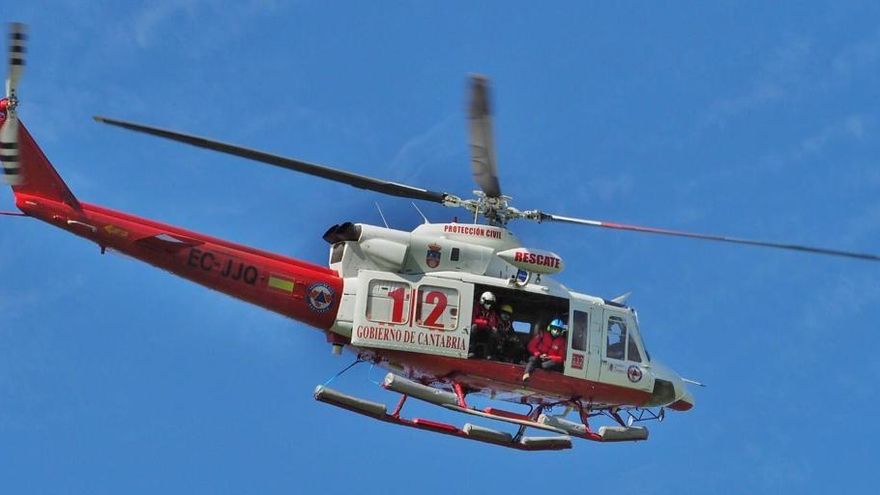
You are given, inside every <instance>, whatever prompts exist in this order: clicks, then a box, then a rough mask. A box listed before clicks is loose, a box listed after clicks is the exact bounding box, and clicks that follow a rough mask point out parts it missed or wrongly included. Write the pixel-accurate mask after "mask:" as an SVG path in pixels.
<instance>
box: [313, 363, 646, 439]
mask: <svg viewBox="0 0 880 495" xmlns="http://www.w3.org/2000/svg"><path fill="white" fill-rule="evenodd" d="M382 386H383V388H385V389H387V390H391V391H394V392H398V393H399V394H401V395H400V400H399V401H398V403H397V406H396V407H395V408H394V410H393V411H392V412H390V413H389V412H388V409H387V407H386V405H385V404H382V403H378V402H373V401H369V400H366V399H361V398H358V397H353V396H350V395H346V394H344V393H342V392H339V391H337V390H333V389H330V388H327V387H325V386H323V385H320V386H318V387H317V388H316V389H315V399H316V400H318V401H321V402H324V403H326V404H330V405H332V406H336V407H340V408H342V409H347V410H349V411H352V412H355V413H358V414H362V415H364V416H368V417H371V418H373V419H378V420H379V421H384V422H386V423H392V424H396V425H400V426H405V427H409V428H416V429H419V430H426V431H432V432H434V433H440V434H443V435H451V436H455V437H459V438H464V439H466V440H476V441H478V442H483V443H490V444H493V445H499V446H502V447H507V448H512V449H517V450H528V451H537V450H564V449H570V448H571V446H572V444H571V437H577V438H583V439H586V440H592V441H597V442H622V441H638V440H646V439H647V438H648V430H647V429H645V428H643V427H632V426H624V425H623V424H622V423H621V426H617V427H608V426H603V427H601V428H599V431H598V432H594V431H592V430H591V429H590V427H589V423H588V422H587V419H588V414H587V412H586V411H584V410H583V409H582V408H581V407H580V406H579V405H578V406H577V407H578V410H579V412H580V416H581V421H582V422H581V423H576V422H572V421H569V420H566V419H563V418H561V417H557V416H551V415H547V414H542V412H543V407H542V406H538V407H537V408H535V409H534V410H533V411H532V412H531V413H530V414H529V415H524V414H518V413H514V412H510V411H504V410H499V409H494V408H485V409H483V410H478V409H475V408H473V407H469V406H468V405H467V403H466V402H465V392H464V391H463V389H462V387H461V386H460V385H458V384H457V383H454V384H453V389H454V390H455V392H456V393H454V394H453V393H450V392H447V391H444V390H439V389H436V388H433V387H428V386H426V385H422V384H420V383H416V382H413V381H410V380H407V379H405V378H402V377H400V376H397V375H394V374H392V373H389V374H388V375H387V376H386V377H385V381H384V383H383V384H382ZM408 397H415V398H417V399H420V400H423V401H426V402H429V403H431V404H434V405H438V406H441V407H443V408H446V409H449V410H452V411H456V412H460V413H463V414H468V415H471V416H477V417H480V418H484V419H490V420H493V421H501V422H505V423H509V424H513V425H516V426H518V427H519V429H518V431H517V433H516V434H513V435H512V434H510V433H507V432H503V431H499V430H495V429H491V428H486V427H483V426H478V425H474V424H471V423H466V424H465V425H464V426H463V427H461V428H459V427H457V426H454V425H451V424H448V423H443V422H439V421H434V420H430V419H424V418H413V419H407V418H404V417H402V416H401V412H402V410H403V406H404V404H405V403H406V400H407V398H408ZM527 428H534V429H537V430H543V431H548V432H551V433H556V434H557V435H556V436H539V437H531V436H524V435H523V433H525V430H526V429H527Z"/></svg>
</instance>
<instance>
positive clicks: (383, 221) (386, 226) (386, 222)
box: [373, 201, 391, 229]
mask: <svg viewBox="0 0 880 495" xmlns="http://www.w3.org/2000/svg"><path fill="white" fill-rule="evenodd" d="M373 204H374V205H376V209H377V210H379V216H380V217H382V223H384V224H385V228H386V229H390V228H391V227H389V226H388V220H385V215H383V214H382V208H380V207H379V202H378V201H374V202H373Z"/></svg>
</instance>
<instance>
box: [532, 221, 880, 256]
mask: <svg viewBox="0 0 880 495" xmlns="http://www.w3.org/2000/svg"><path fill="white" fill-rule="evenodd" d="M535 213H536V215H533V216H532V218H535V219H537V220H539V221H544V220H552V221H555V222H565V223H574V224H578V225H587V226H590V227H601V228H604V229H615V230H628V231H631V232H645V233H648V234H661V235H668V236H675V237H688V238H691V239H702V240H706V241H720V242H729V243H733V244H747V245H750V246H761V247H770V248H776V249H788V250H791V251H801V252H805V253H814V254H826V255H830V256H843V257H846V258H857V259H862V260H871V261H880V255H876V254H869V253H855V252H852V251H841V250H839V249H828V248H821V247H815V246H804V245H802V244H788V243H781V242H769V241H758V240H754V239H742V238H739V237H729V236H721V235H711V234H698V233H693V232H682V231H680V230H669V229H660V228H656V227H644V226H640V225H627V224H623V223H614V222H604V221H599V220H586V219H582V218H572V217H564V216H560V215H553V214H549V213H542V212H535Z"/></svg>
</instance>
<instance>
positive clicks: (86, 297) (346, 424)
mask: <svg viewBox="0 0 880 495" xmlns="http://www.w3.org/2000/svg"><path fill="white" fill-rule="evenodd" d="M472 3H473V2H436V3H429V2H386V3H373V2H306V1H300V2H280V1H278V2H273V1H268V0H267V1H251V2H240V3H239V5H237V6H236V7H234V8H233V7H230V6H229V5H227V4H224V3H220V2H217V3H214V2H206V1H199V0H171V1H155V2H148V3H135V2H129V3H127V5H126V6H121V4H120V3H118V2H107V1H102V2H89V3H86V4H84V5H83V3H82V2H73V1H66V2H65V1H61V2H43V1H36V0H35V1H29V2H17V3H14V4H13V5H10V8H7V9H4V14H3V15H4V16H5V17H6V18H5V19H4V21H10V20H20V21H23V22H26V23H28V24H29V27H30V34H31V42H30V45H29V49H30V53H29V56H28V66H27V72H26V74H25V76H24V79H23V81H22V84H21V89H20V94H21V99H22V104H21V107H20V113H21V116H22V119H23V120H24V121H25V123H26V125H28V127H29V129H30V131H31V133H32V134H33V135H34V136H35V137H36V138H37V140H38V142H39V143H40V144H41V146H42V147H43V149H44V151H45V152H46V153H47V155H48V156H49V157H50V159H51V160H52V161H53V162H54V164H55V165H56V167H57V169H58V170H59V172H60V173H61V174H62V176H63V177H64V178H65V179H66V180H67V182H68V184H69V185H70V187H71V189H72V190H73V191H74V193H75V194H76V195H77V196H78V197H79V198H80V199H82V200H84V201H88V202H93V203H98V204H102V205H105V206H108V207H111V208H116V209H120V210H124V211H128V212H131V213H135V214H139V215H142V216H146V217H149V218H154V219H157V220H161V221H165V222H169V223H173V224H178V225H181V226H183V227H186V228H190V229H193V230H197V231H200V232H204V233H207V234H211V235H216V236H220V237H224V238H227V239H230V240H234V241H237V242H242V243H246V244H250V245H254V246H257V247H261V248H265V249H269V250H273V251H277V252H282V253H285V254H290V255H294V256H297V257H301V258H304V259H308V260H313V261H317V262H321V263H323V262H325V261H326V258H327V248H326V244H325V243H324V242H323V241H322V240H321V239H320V236H321V234H322V233H323V231H324V230H325V229H326V228H327V227H328V226H329V225H332V224H334V223H338V222H340V221H346V220H352V221H360V222H370V223H379V222H380V219H379V217H378V214H377V213H376V212H375V208H374V207H373V202H374V201H379V202H380V204H381V205H382V207H383V210H384V212H385V214H386V216H387V217H388V219H389V221H390V222H391V224H392V226H394V227H398V228H412V227H414V226H415V225H416V224H417V223H418V222H419V217H418V214H417V213H416V212H415V211H414V210H413V209H412V207H411V206H410V205H409V203H408V202H407V201H404V200H396V199H392V198H384V197H379V196H377V195H374V194H372V193H368V192H364V191H359V190H355V189H350V188H347V187H345V186H342V185H337V184H332V183H329V182H323V181H320V180H317V179H314V178H309V177H305V176H298V175H296V174H292V173H287V172H284V171H280V170H275V169H272V168H270V167H268V166H261V165H257V164H251V163H248V162H244V161H241V160H236V159H233V158H230V157H225V156H220V155H217V154H210V153H208V152H205V151H199V150H195V149H190V148H188V147H184V146H182V145H177V144H173V143H168V142H163V141H159V140H156V139H153V138H149V137H147V136H142V135H135V134H132V133H127V132H124V131H121V130H118V129H113V128H110V127H106V126H100V125H98V124H95V123H93V122H92V121H91V119H90V117H91V116H92V115H95V114H102V115H107V116H112V117H118V118H123V119H131V120H136V121H142V122H145V123H152V124H156V125H160V126H167V127H172V128H176V129H180V130H184V131H189V132H193V133H197V134H203V135H208V136H212V137H215V138H217V139H224V140H229V141H234V142H238V143H242V144H245V145H248V146H251V147H256V148H262V149H265V150H267V151H272V152H278V153H283V154H288V155H291V156H295V157H299V158H302V159H306V160H310V161H315V162H319V163H326V164H333V165H336V166H339V167H344V168H346V169H348V170H351V171H354V172H360V173H365V174H369V175H373V176H378V177H383V178H387V179H391V180H396V181H401V182H406V183H411V184H414V185H422V186H425V187H428V188H431V189H436V190H443V191H450V192H454V193H458V194H461V195H466V194H467V193H468V192H469V191H471V190H472V189H474V185H473V184H472V183H471V181H470V173H469V166H468V156H467V152H468V150H467V146H466V135H465V120H464V109H465V101H464V100H465V78H466V75H467V74H468V73H469V72H480V73H484V74H487V75H488V76H489V77H490V78H491V79H492V82H493V89H494V103H495V105H494V106H495V109H496V112H495V132H496V144H497V148H498V162H499V167H500V170H501V185H502V188H503V190H504V192H505V193H507V194H510V195H512V196H513V197H514V204H515V205H517V206H518V207H520V208H541V209H544V210H546V211H551V212H555V213H559V214H563V215H571V216H581V217H587V218H597V219H606V220H614V221H620V222H629V223H640V224H645V225H655V226H664V227H669V228H677V229H683V230H693V231H700V232H710V233H724V234H730V235H738V236H745V237H755V238H761V239H770V240H783V241H791V242H800V243H807V244H815V245H823V246H829V247H837V248H841V249H851V250H859V251H867V252H874V253H880V238H878V236H877V233H878V231H880V195H878V192H880V163H878V158H877V157H878V156H880V154H878V152H880V141H878V133H880V103H878V102H880V99H878V88H880V84H878V83H880V80H878V79H880V77H878V74H880V71H878V69H880V7H878V6H877V4H876V3H875V2H806V3H804V2H791V3H783V2H773V3H767V2H716V3H712V4H711V5H710V4H707V3H706V2H692V3H685V2H678V3H674V4H669V3H667V5H653V4H644V3H643V4H634V3H632V4H628V5H625V6H620V5H617V4H618V2H603V3H592V4H589V5H588V4H586V3H580V2H578V3H574V2H573V3H551V4H549V5H539V4H538V3H535V2H483V3H481V4H480V5H477V6H475V5H472ZM0 203H3V204H5V205H7V206H6V207H4V209H11V208H13V206H12V201H11V193H10V192H9V191H8V190H6V189H4V190H3V191H2V193H0ZM420 207H421V208H422V209H423V210H424V211H425V213H426V214H427V215H428V217H429V218H430V219H432V220H433V221H438V222H439V221H444V220H448V219H450V218H451V217H452V216H453V215H455V214H457V213H456V212H454V211H452V210H446V209H443V208H442V207H439V206H437V207H434V206H431V205H420ZM0 224H2V225H0V250H2V252H3V253H4V256H3V257H2V258H0V491H2V492H4V493H119V492H126V493H156V492H158V491H163V492H186V493H189V492H193V491H195V492H213V493H291V492H292V493H299V492H301V491H304V490H318V489H321V490H326V492H327V493H343V492H352V491H354V492H368V493H369V492H376V493H409V492H411V491H413V490H418V491H419V492H420V493H449V492H450V491H454V492H462V493H477V492H479V493H487V492H516V493H529V492H534V491H535V490H542V491H553V490H557V489H558V490H565V491H571V490H584V491H603V492H606V493H607V492H610V491H613V492H615V493H616V492H631V491H634V490H639V491H640V492H643V493H681V492H682V491H684V492H699V493H719V492H720V493H729V492H731V491H739V492H746V491H748V492H751V493H778V492H780V491H783V490H784V491H786V492H795V491H796V492H801V493H811V492H812V493H827V492H830V491H832V490H833V491H839V490H851V489H870V488H872V487H873V485H874V480H875V479H876V473H875V470H876V468H875V464H876V461H875V459H876V442H877V440H878V438H880V430H878V426H877V423H876V421H873V419H872V417H871V415H872V413H873V411H874V410H875V409H877V407H878V406H880V397H878V393H877V383H878V381H880V361H878V360H877V359H876V358H875V357H873V356H874V354H875V349H877V348H878V345H880V336H878V332H877V321H878V319H880V286H878V283H877V280H878V273H880V272H878V270H880V265H877V264H876V263H869V262H859V261H854V260H845V259H835V258H826V257H818V256H806V255H801V254H797V253H786V252H776V251H772V250H760V249H754V248H748V247H736V246H726V245H715V244H712V243H701V242H698V241H688V240H679V239H664V238H656V237H652V236H647V235H636V234H630V233H617V232H604V231H596V230H591V229H588V228H577V227H574V226H565V225H546V224H545V225H532V224H518V225H515V226H514V230H515V231H516V232H517V234H518V235H519V236H520V237H521V238H522V239H523V241H524V243H525V244H526V245H528V246H534V247H539V248H545V249H551V250H553V251H555V252H557V253H559V254H560V255H562V257H563V258H564V259H565V261H566V267H567V268H566V271H565V272H563V273H562V274H561V276H560V277H559V278H560V279H561V281H562V282H563V283H565V284H567V285H569V286H571V287H572V288H574V289H576V290H579V291H583V292H587V293H590V294H596V295H600V296H606V297H613V296H616V295H618V294H620V293H623V292H626V291H630V290H632V291H633V292H634V295H633V296H632V299H631V300H630V301H631V303H632V304H633V305H635V306H636V307H637V308H638V309H639V312H640V319H641V323H642V329H643V335H644V338H645V340H646V343H647V346H648V348H649V350H650V352H651V354H652V356H653V357H654V358H655V359H660V360H662V361H664V362H665V363H667V364H669V365H670V366H672V367H673V368H675V369H676V370H678V371H680V372H681V373H682V374H684V375H685V376H688V377H692V378H695V379H699V380H701V381H704V382H706V383H708V384H709V387H708V388H706V389H699V390H697V391H696V392H695V395H696V399H697V407H696V408H695V409H694V410H693V411H691V412H688V413H685V414H675V413H670V414H669V415H668V417H667V420H666V421H665V422H664V423H662V424H659V425H657V424H653V425H650V427H651V439H650V440H649V441H648V442H645V443H639V444H634V445H599V444H592V443H588V442H580V443H577V444H576V446H575V449H573V450H571V451H565V452H561V453H558V452H557V453H539V454H526V453H520V452H515V451H507V450H504V449H500V448H496V447H491V446H485V445H480V444H471V443H468V442H464V441H461V440H458V439H454V438H446V437H440V436H436V435H431V434H428V433H423V432H417V431H409V430H404V429H401V428H395V427H393V426H390V425H386V424H381V423H377V422H371V421H370V420H367V419H365V418H363V417H360V416H354V415H351V414H348V413H346V412H344V411H341V410H337V409H334V408H331V407H329V406H326V405H323V404H319V403H316V402H315V401H313V400H312V398H311V393H312V390H313V387H314V386H315V385H316V384H318V383H322V382H324V381H325V380H327V379H328V378H329V377H331V376H332V375H333V374H334V373H335V372H336V371H338V370H339V369H341V368H342V367H344V366H345V365H347V364H348V363H349V362H350V356H346V357H344V358H341V359H340V358H335V357H332V356H331V355H330V349H329V346H328V345H327V344H326V343H325V342H324V338H323V336H322V335H321V334H320V333H318V332H316V331H314V330H310V329H308V328H306V327H304V326H302V325H299V324H297V323H296V322H292V321H289V320H286V319H284V318H282V317H280V316H277V315H274V314H270V313H268V312H265V311H263V310H261V309H258V308H256V307H252V306H249V305H247V304H245V303H241V302H238V301H235V300H233V299H231V298H228V297H226V296H224V295H221V294H218V293H214V292H210V291H207V290H205V289H202V288H200V287H198V286H196V285H194V284H191V283H189V282H186V281H183V280H179V279H176V278H174V277H172V276H171V275H169V274H167V273H164V272H161V271H157V270H154V269H152V268H150V267H148V266H146V265H142V264H140V263H138V262H135V261H132V260H129V259H126V258H123V257H120V256H114V255H105V256H100V255H99V254H98V249H97V247H95V246H93V245H90V244H89V243H87V242H85V241H83V240H81V239H79V238H75V237H72V236H70V235H68V234H66V233H64V232H62V231H58V230H54V229H52V228H50V227H49V226H47V225H45V224H42V223H39V222H36V221H31V220H26V219H18V218H5V219H0ZM381 376H382V372H381V371H379V370H372V371H370V370H369V369H368V367H366V366H364V367H362V368H355V369H354V370H352V371H351V372H349V373H348V374H347V375H345V376H344V377H342V378H340V379H338V380H337V381H336V382H334V383H335V385H336V386H337V388H340V389H344V390H346V391H349V392H352V393H355V394H358V395H362V396H366V397H369V398H372V399H375V400H384V401H385V402H387V403H392V402H393V400H394V398H393V396H392V395H391V394H389V393H386V392H383V391H381V390H379V388H378V387H377V386H376V385H374V384H373V383H371V381H373V382H375V381H377V380H379V379H380V378H381ZM413 412H415V413H416V414H420V415H424V416H428V417H436V418H439V419H441V420H449V421H454V422H456V423H458V424H462V423H464V422H465V421H467V420H466V419H465V418H458V417H454V416H450V415H449V414H447V413H445V412H441V411H434V410H431V409H429V408H427V407H425V406H422V405H416V406H415V407H414V408H413Z"/></svg>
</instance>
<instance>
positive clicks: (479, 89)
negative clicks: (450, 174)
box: [468, 75, 501, 198]
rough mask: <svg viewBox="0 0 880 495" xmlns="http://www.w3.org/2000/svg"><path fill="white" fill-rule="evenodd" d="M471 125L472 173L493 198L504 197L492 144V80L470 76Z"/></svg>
mask: <svg viewBox="0 0 880 495" xmlns="http://www.w3.org/2000/svg"><path fill="white" fill-rule="evenodd" d="M468 120H469V122H470V141H471V142H470V144H471V170H472V171H473V174H474V182H476V183H477V185H478V186H480V189H482V190H483V192H484V193H485V194H486V196H488V197H490V198H497V197H499V196H501V185H500V184H499V182H498V168H497V166H496V165H495V143H494V142H493V140H492V116H491V111H490V108H489V80H488V79H487V78H486V77H485V76H480V75H472V76H471V101H470V107H469V108H468Z"/></svg>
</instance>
